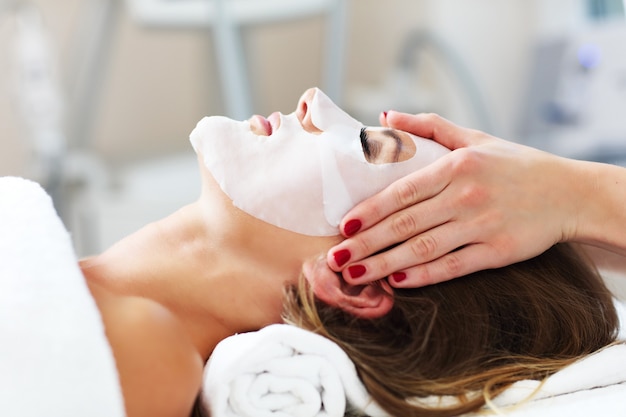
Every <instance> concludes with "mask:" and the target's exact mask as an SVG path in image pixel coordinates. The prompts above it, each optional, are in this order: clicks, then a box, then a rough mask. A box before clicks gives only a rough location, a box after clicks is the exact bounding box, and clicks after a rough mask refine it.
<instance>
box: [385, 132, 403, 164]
mask: <svg viewBox="0 0 626 417" xmlns="http://www.w3.org/2000/svg"><path fill="white" fill-rule="evenodd" d="M381 133H382V134H384V135H385V136H387V137H390V138H392V139H393V140H395V141H396V149H395V151H394V153H393V162H398V159H400V152H401V151H402V138H400V136H399V135H398V133H396V131H395V130H392V129H384V130H382V131H381Z"/></svg>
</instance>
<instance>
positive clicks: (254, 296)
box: [81, 202, 336, 359]
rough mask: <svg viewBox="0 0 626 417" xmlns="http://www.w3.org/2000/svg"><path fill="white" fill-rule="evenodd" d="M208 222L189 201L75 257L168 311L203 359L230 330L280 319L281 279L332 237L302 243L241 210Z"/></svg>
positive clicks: (290, 277)
mask: <svg viewBox="0 0 626 417" xmlns="http://www.w3.org/2000/svg"><path fill="white" fill-rule="evenodd" d="M211 220H215V219H208V218H207V210H206V208H203V207H202V206H201V203H200V202H198V203H194V204H191V205H189V206H186V207H184V208H182V209H181V210H179V211H177V212H176V213H174V214H172V215H171V216H169V217H167V218H165V219H163V220H161V221H158V222H156V223H152V224H149V225H147V226H145V227H144V228H142V229H140V230H139V231H138V232H136V233H134V234H132V235H130V236H128V237H127V238H125V239H123V240H121V241H120V242H118V243H117V244H115V245H114V246H112V247H111V248H110V249H109V250H107V251H106V252H104V253H103V254H101V255H99V256H96V257H93V258H89V259H86V260H84V261H82V262H81V268H82V269H83V272H84V274H85V276H86V278H87V279H88V280H90V281H93V282H96V283H97V284H100V285H102V286H104V287H106V288H108V289H109V290H110V291H112V292H114V293H117V294H120V295H129V296H140V297H145V298H148V299H151V300H153V301H155V302H157V303H159V304H161V305H162V306H164V307H166V308H167V309H169V310H170V311H171V312H172V314H174V315H175V316H176V317H177V318H178V319H179V321H180V322H181V324H182V325H183V327H184V328H185V329H186V331H187V333H188V334H189V335H190V337H191V339H192V340H193V342H194V345H195V346H196V348H197V350H198V352H199V353H200V354H201V355H202V357H203V358H204V359H207V358H208V356H209V355H210V353H211V352H212V350H213V348H214V347H215V345H216V344H217V343H218V342H219V341H220V340H222V339H223V338H225V337H227V336H229V335H232V334H235V333H237V332H244V331H251V330H257V329H259V328H261V327H263V326H265V325H268V324H271V323H277V322H280V312H281V307H282V301H281V300H282V289H283V287H284V285H285V284H286V283H288V282H295V280H296V279H297V278H298V276H299V274H300V269H301V265H302V262H303V261H304V260H305V259H306V258H308V257H311V256H312V255H315V254H319V253H322V252H323V251H325V250H326V249H327V248H328V247H329V246H330V245H331V244H332V243H334V241H335V240H336V238H331V240H332V241H331V240H328V239H312V240H311V241H314V242H316V243H315V244H313V245H311V244H305V245H303V244H302V240H303V239H302V236H300V235H296V234H294V233H291V232H288V231H285V230H281V229H277V228H274V227H273V226H270V225H267V224H265V223H262V222H259V221H257V220H254V221H252V220H251V218H250V216H248V215H246V214H245V213H240V214H239V217H238V218H236V219H231V221H230V222H229V221H227V220H228V219H221V221H211ZM268 227H269V228H270V230H263V229H267V228H268ZM268 232H269V234H268ZM268 236H270V237H271V238H270V239H268ZM321 242H323V243H321ZM320 243H321V244H320Z"/></svg>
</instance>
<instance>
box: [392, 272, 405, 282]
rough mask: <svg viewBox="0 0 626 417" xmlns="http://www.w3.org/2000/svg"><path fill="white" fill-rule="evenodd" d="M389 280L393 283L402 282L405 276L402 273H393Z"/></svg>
mask: <svg viewBox="0 0 626 417" xmlns="http://www.w3.org/2000/svg"><path fill="white" fill-rule="evenodd" d="M391 279H392V280H394V281H395V282H402V281H404V280H405V279H406V274H405V273H404V272H394V273H393V274H391Z"/></svg>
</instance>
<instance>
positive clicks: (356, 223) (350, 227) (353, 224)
mask: <svg viewBox="0 0 626 417" xmlns="http://www.w3.org/2000/svg"><path fill="white" fill-rule="evenodd" d="M361 226H362V224H361V220H357V219H352V220H350V221H348V223H346V225H345V226H344V227H343V232H344V233H345V234H346V236H348V237H350V236H352V235H354V234H355V233H356V232H358V231H359V230H360V229H361Z"/></svg>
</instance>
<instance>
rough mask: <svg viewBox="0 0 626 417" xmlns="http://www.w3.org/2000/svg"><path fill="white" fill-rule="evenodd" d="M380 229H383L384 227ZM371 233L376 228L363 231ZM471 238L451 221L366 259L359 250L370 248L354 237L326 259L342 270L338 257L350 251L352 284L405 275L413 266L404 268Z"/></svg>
mask: <svg viewBox="0 0 626 417" xmlns="http://www.w3.org/2000/svg"><path fill="white" fill-rule="evenodd" d="M381 230H383V228H382V227H381ZM368 232H369V233H370V234H372V235H373V234H374V230H368V231H366V232H363V234H366V233H368ZM472 240H473V236H470V235H468V234H466V233H464V230H463V229H461V230H460V231H459V227H458V226H457V225H456V222H454V221H450V222H447V223H445V224H442V225H440V226H438V227H435V228H432V229H430V230H428V231H427V232H425V233H421V234H418V235H416V236H415V237H412V238H410V239H408V240H406V241H405V242H403V243H401V244H400V245H398V246H396V247H394V248H392V249H389V250H386V251H385V252H381V253H378V254H376V255H374V256H371V257H369V258H365V259H361V256H360V255H361V253H360V251H361V250H365V251H367V250H368V248H366V247H358V246H356V243H357V241H355V240H353V241H350V240H348V241H344V242H342V243H341V244H340V245H338V248H339V249H338V251H335V249H332V250H331V252H330V254H331V256H329V258H328V259H327V261H328V263H329V264H330V265H332V268H333V269H334V270H337V271H339V268H337V267H336V266H335V264H336V263H337V261H338V260H344V261H345V255H346V251H347V252H349V253H350V255H351V256H350V257H351V258H352V259H354V260H355V262H354V263H352V264H347V267H345V268H344V269H343V271H342V274H343V276H344V279H345V280H346V281H347V282H349V283H352V284H356V283H357V282H358V283H359V284H363V283H367V282H370V281H375V280H378V279H380V278H382V277H388V276H390V275H392V274H394V273H397V272H399V271H400V272H403V273H405V274H406V272H407V271H411V269H408V270H405V268H409V267H413V266H414V265H421V264H423V263H427V262H432V261H435V260H437V259H439V258H441V257H442V256H444V255H445V254H447V253H450V252H452V251H454V250H455V249H457V248H458V247H460V246H462V245H464V244H466V243H467V242H471V241H472ZM337 253H339V254H341V256H343V258H338V257H336V256H335V254H337ZM366 253H367V252H366ZM352 254H354V256H352ZM453 259H454V258H453ZM344 266H346V265H344ZM448 269H449V270H450V269H452V270H455V271H456V269H457V268H454V264H450V265H448ZM398 276H400V275H396V276H395V277H396V278H397V277H398ZM405 277H406V276H405Z"/></svg>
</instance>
